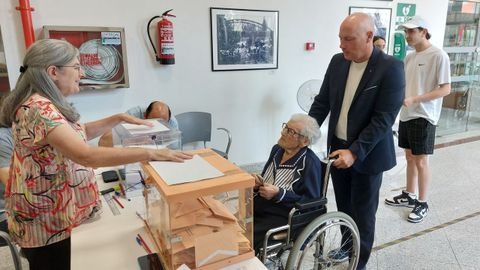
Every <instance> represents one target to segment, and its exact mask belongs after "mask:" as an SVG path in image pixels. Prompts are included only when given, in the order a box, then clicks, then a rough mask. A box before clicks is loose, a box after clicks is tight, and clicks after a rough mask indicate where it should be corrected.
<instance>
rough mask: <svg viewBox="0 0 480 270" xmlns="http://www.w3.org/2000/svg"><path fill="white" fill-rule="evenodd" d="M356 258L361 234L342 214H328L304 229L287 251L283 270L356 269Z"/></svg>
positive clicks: (350, 219)
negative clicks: (285, 264)
mask: <svg viewBox="0 0 480 270" xmlns="http://www.w3.org/2000/svg"><path fill="white" fill-rule="evenodd" d="M340 250H341V251H340ZM339 251H340V252H343V254H344V256H339V253H340V252H339ZM359 255H360V233H359V232H358V228H357V225H356V224H355V222H354V221H353V220H352V218H351V217H349V216H348V215H346V214H345V213H342V212H330V213H326V214H324V215H321V216H319V217H317V218H316V219H314V220H313V221H312V222H310V223H309V224H308V225H307V227H305V229H303V231H302V232H301V233H300V235H299V236H298V237H297V239H296V240H295V243H294V245H293V248H292V249H291V250H290V255H289V257H288V260H287V267H286V269H287V270H306V269H315V270H319V269H322V270H323V269H355V267H357V263H358V258H359Z"/></svg>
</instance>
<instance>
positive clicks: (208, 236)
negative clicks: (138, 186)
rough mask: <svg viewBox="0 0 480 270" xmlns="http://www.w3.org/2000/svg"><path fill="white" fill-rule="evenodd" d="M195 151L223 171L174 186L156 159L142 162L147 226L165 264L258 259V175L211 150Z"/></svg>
mask: <svg viewBox="0 0 480 270" xmlns="http://www.w3.org/2000/svg"><path fill="white" fill-rule="evenodd" d="M192 153H194V154H196V155H197V157H199V158H201V159H202V162H207V163H208V164H209V165H211V166H212V167H214V168H215V169H217V170H218V171H219V172H221V174H222V175H221V176H218V177H214V178H208V179H203V180H197V181H193V182H186V183H180V184H170V185H169V184H167V183H168V182H169V181H170V180H168V181H167V176H166V175H168V174H163V171H159V169H157V167H155V165H154V163H145V164H142V165H143V169H144V172H145V174H146V175H147V179H146V182H147V183H148V185H149V189H147V190H146V192H145V200H146V210H147V211H146V221H147V222H146V223H147V230H148V231H149V232H150V235H151V236H152V238H153V240H154V242H155V245H156V248H157V250H158V254H159V256H160V259H161V261H162V264H163V265H164V268H165V269H177V268H179V267H180V266H182V265H183V264H185V265H186V266H188V267H189V268H191V269H218V268H220V267H224V266H227V265H229V264H232V263H236V262H240V261H243V260H246V259H249V258H251V257H253V256H254V252H253V248H252V244H251V243H253V242H252V240H253V233H252V232H253V201H252V200H253V196H252V195H253V186H254V183H255V180H254V178H253V177H252V176H251V175H250V174H249V173H247V172H244V171H242V170H241V169H240V168H238V167H237V166H235V165H234V164H232V163H231V162H229V161H228V160H226V159H224V158H223V157H221V156H220V155H218V154H216V153H215V152H214V151H212V150H210V149H202V150H195V151H192ZM195 158H196V157H195V156H194V159H195ZM192 160H193V159H192ZM174 166H176V164H174ZM179 174H183V172H179Z"/></svg>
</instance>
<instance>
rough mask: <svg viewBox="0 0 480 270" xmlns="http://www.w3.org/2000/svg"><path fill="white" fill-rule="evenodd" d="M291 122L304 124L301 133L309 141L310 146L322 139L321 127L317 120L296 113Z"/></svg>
mask: <svg viewBox="0 0 480 270" xmlns="http://www.w3.org/2000/svg"><path fill="white" fill-rule="evenodd" d="M290 121H292V122H300V123H303V129H302V130H300V132H299V133H300V134H301V135H303V136H305V137H306V138H307V139H308V144H309V145H311V144H315V143H316V142H317V141H318V139H319V138H320V126H319V125H318V123H317V120H315V118H313V117H311V116H309V115H307V114H304V113H296V114H294V115H292V117H290V120H289V122H290Z"/></svg>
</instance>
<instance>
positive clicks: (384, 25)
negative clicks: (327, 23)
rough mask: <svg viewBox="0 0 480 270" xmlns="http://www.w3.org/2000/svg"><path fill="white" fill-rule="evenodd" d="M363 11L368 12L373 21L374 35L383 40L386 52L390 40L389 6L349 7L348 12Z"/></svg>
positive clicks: (390, 13)
mask: <svg viewBox="0 0 480 270" xmlns="http://www.w3.org/2000/svg"><path fill="white" fill-rule="evenodd" d="M355 12H364V13H367V14H369V15H370V16H371V17H372V18H373V21H374V23H375V33H374V35H375V36H380V37H382V38H383V39H384V40H385V43H386V44H385V50H386V51H387V52H388V45H389V40H390V23H391V21H392V9H391V8H374V7H350V10H349V13H348V14H352V13H355Z"/></svg>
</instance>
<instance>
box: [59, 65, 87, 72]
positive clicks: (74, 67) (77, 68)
mask: <svg viewBox="0 0 480 270" xmlns="http://www.w3.org/2000/svg"><path fill="white" fill-rule="evenodd" d="M57 67H60V68H61V67H71V68H73V69H75V70H76V71H78V72H80V71H82V66H80V65H73V66H57Z"/></svg>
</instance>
